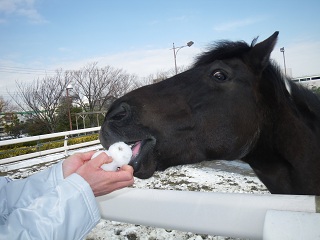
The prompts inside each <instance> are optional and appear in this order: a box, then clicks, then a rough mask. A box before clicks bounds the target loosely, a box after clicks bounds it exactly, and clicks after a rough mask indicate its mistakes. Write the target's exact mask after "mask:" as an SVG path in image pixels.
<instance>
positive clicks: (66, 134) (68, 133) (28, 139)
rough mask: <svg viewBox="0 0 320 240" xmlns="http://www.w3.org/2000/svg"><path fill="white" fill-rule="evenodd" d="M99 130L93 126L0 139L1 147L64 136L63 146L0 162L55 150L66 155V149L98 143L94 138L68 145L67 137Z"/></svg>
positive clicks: (1, 160)
mask: <svg viewBox="0 0 320 240" xmlns="http://www.w3.org/2000/svg"><path fill="white" fill-rule="evenodd" d="M99 130H100V127H93V128H86V129H80V130H74V131H66V132H59V133H52V134H44V135H39V136H33V137H25V138H19V139H12V140H6V141H0V147H1V146H7V145H12V144H18V143H24V142H32V141H40V140H44V139H49V138H57V137H64V146H63V147H59V148H54V149H49V150H45V151H39V152H35V153H29V154H24V155H20V156H16V157H11V158H4V159H0V164H6V163H12V162H17V161H21V160H26V159H30V158H35V157H41V156H44V155H48V154H52V153H57V152H63V151H64V152H65V155H67V151H68V150H71V149H77V148H81V147H87V146H91V145H96V144H99V143H100V142H99V140H95V141H90V142H85V143H79V144H74V145H68V138H70V137H71V136H73V135H78V134H81V133H89V132H95V131H99Z"/></svg>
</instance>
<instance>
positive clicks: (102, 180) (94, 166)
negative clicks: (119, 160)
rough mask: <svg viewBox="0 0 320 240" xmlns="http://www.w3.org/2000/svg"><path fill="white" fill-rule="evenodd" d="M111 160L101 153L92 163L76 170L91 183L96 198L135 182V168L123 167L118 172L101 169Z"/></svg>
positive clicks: (88, 162)
mask: <svg viewBox="0 0 320 240" xmlns="http://www.w3.org/2000/svg"><path fill="white" fill-rule="evenodd" d="M92 155H93V154H92ZM92 155H90V157H91V156H92ZM111 160H112V159H111V158H110V157H108V155H107V154H106V153H101V154H99V155H98V156H97V157H95V158H93V159H91V160H90V161H86V162H85V163H84V164H83V165H82V166H80V167H79V168H78V169H77V170H76V173H77V174H79V175H80V176H81V177H83V178H84V179H85V180H86V181H87V182H88V183H89V185H90V187H91V189H92V191H93V194H94V195H95V196H96V197H98V196H102V195H105V194H108V193H111V192H113V191H115V190H118V189H121V188H124V187H127V186H130V185H132V184H133V182H134V179H133V168H132V167H131V166H129V165H124V166H122V167H121V168H120V169H119V170H118V171H116V172H108V171H104V170H103V169H102V168H101V166H102V165H103V164H106V163H109V162H111Z"/></svg>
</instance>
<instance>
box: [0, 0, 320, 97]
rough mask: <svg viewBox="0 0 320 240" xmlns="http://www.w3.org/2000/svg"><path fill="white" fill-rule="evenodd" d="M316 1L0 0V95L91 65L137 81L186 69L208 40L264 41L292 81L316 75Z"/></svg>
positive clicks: (319, 37)
mask: <svg viewBox="0 0 320 240" xmlns="http://www.w3.org/2000/svg"><path fill="white" fill-rule="evenodd" d="M319 10H320V1H319V0H309V1H294V0H292V1H281V0H268V1H257V0H252V1H251V0H242V1H240V0H238V1H236V0H234V1H233V0H226V1H221V0H219V1H215V0H197V1H195V0H193V1H191V0H183V1H182V0H162V1H160V0H158V1H155V0H149V1H147V0H90V1H89V0H82V1H72V0H51V1H49V0H0V96H1V95H2V96H3V95H7V93H6V92H7V91H6V89H7V88H8V89H11V90H13V89H14V88H15V85H16V84H15V81H16V80H18V81H24V82H27V81H29V82H30V81H33V80H34V79H37V78H42V77H44V75H45V74H52V73H53V72H54V70H56V69H60V68H62V69H63V70H72V69H79V68H81V67H83V66H85V65H87V64H89V63H92V62H98V65H99V66H101V67H103V66H106V65H110V66H114V67H117V68H122V69H124V70H126V71H127V72H128V73H134V74H137V75H138V76H140V77H143V76H146V75H148V74H151V73H156V72H157V71H162V70H168V69H170V68H173V67H174V61H173V52H172V50H170V48H172V43H173V42H174V43H175V45H176V46H182V45H185V44H186V43H187V42H188V41H190V40H192V41H194V42H195V44H194V45H193V46H192V47H190V48H183V49H181V51H179V54H178V56H177V62H178V65H190V64H192V62H193V59H194V57H195V56H196V55H198V54H199V53H201V52H202V51H204V50H206V48H207V47H208V46H209V44H210V43H212V42H214V41H215V40H221V39H230V40H245V41H247V42H249V43H250V42H251V41H252V39H253V38H254V37H256V36H259V39H260V40H263V39H265V38H267V37H268V36H270V35H271V34H272V33H273V32H274V31H280V35H279V40H278V44H277V45H276V47H275V50H274V52H273V54H272V58H274V59H275V60H276V61H278V63H279V64H280V66H281V67H283V56H282V53H280V50H279V49H280V47H284V48H285V57H286V65H287V68H289V69H290V70H289V72H292V76H294V77H297V76H302V75H313V74H320V59H319V58H320V24H319V22H320V21H319Z"/></svg>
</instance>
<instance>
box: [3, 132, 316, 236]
mask: <svg viewBox="0 0 320 240" xmlns="http://www.w3.org/2000/svg"><path fill="white" fill-rule="evenodd" d="M99 129H100V127H96V128H88V129H82V130H75V131H67V132H61V133H54V134H46V135H40V136H35V137H27V138H22V139H14V140H7V141H1V142H0V146H5V145H10V144H16V143H21V142H29V141H37V140H42V139H48V138H53V137H61V136H64V137H65V145H64V147H61V148H56V149H52V150H46V151H42V152H38V153H32V154H26V155H22V156H18V157H12V158H6V159H1V160H0V164H3V163H10V162H15V161H20V160H24V159H28V158H33V157H35V156H36V157H39V156H43V155H45V154H51V153H53V152H62V151H68V150H70V149H76V148H80V147H85V146H89V145H95V144H99V141H98V140H96V141H91V142H88V143H82V144H76V145H71V146H68V145H67V139H68V137H70V136H72V135H76V134H80V133H86V132H94V131H98V130H99ZM97 201H98V203H99V207H100V212H101V216H102V218H104V219H108V220H114V221H120V222H127V223H133V224H141V225H146V226H153V227H161V228H165V229H172V230H181V231H188V232H194V233H199V234H210V235H220V236H227V237H236V238H250V239H265V240H269V239H272V240H273V239H282V240H284V239H291V240H292V239H320V197H317V196H296V195H259V194H233V193H210V192H189V191H172V190H156V189H135V188H126V189H122V190H118V191H116V192H113V193H111V194H108V195H105V196H102V197H98V198H97Z"/></svg>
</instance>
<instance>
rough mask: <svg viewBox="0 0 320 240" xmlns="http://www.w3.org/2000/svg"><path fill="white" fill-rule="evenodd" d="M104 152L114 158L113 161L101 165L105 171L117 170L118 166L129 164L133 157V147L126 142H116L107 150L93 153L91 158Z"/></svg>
mask: <svg viewBox="0 0 320 240" xmlns="http://www.w3.org/2000/svg"><path fill="white" fill-rule="evenodd" d="M102 152H105V153H106V154H107V155H108V156H110V157H112V159H113V161H112V162H111V163H107V164H103V165H102V166H101V168H102V169H103V170H105V171H117V169H118V168H120V167H122V166H123V165H125V164H128V163H129V162H130V159H131V157H132V151H131V148H130V147H129V146H128V145H127V144H125V143H124V142H117V143H114V144H112V145H111V146H110V147H109V149H108V150H106V151H97V152H96V153H95V154H93V156H92V157H91V159H92V158H95V157H97V156H98V155H99V154H100V153H102Z"/></svg>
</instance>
